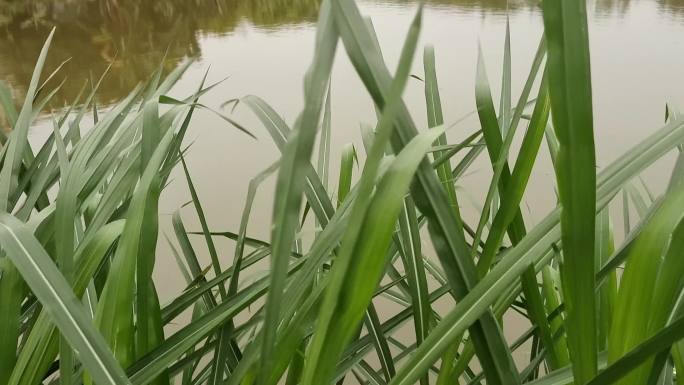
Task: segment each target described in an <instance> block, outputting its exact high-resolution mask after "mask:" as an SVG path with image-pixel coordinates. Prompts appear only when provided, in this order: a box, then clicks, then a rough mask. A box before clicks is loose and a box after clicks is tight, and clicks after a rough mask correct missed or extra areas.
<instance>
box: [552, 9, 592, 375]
mask: <svg viewBox="0 0 684 385" xmlns="http://www.w3.org/2000/svg"><path fill="white" fill-rule="evenodd" d="M543 8H544V12H543V14H544V30H545V34H546V41H547V45H548V64H547V65H548V71H549V93H550V95H551V110H552V117H553V125H554V128H555V131H556V135H557V137H558V142H559V145H560V146H559V152H558V158H557V161H556V167H555V168H556V179H557V182H558V192H559V195H560V201H561V207H562V208H563V209H562V213H561V228H562V233H563V235H562V238H563V257H564V258H563V264H562V265H561V276H562V282H563V294H564V296H563V297H564V299H565V306H566V314H567V320H566V330H567V333H568V347H569V348H570V357H571V358H572V362H573V373H574V377H575V383H576V384H577V385H582V384H585V383H586V382H587V381H589V379H590V378H591V377H593V376H594V375H595V374H596V370H597V341H596V339H597V336H596V330H597V328H596V297H595V295H594V288H595V280H594V258H595V256H594V242H595V240H594V236H595V218H596V214H595V213H596V209H595V208H596V173H595V172H593V171H592V170H595V169H596V155H595V150H594V130H593V115H592V98H591V76H590V64H589V38H588V27H587V15H586V3H585V2H584V1H579V0H577V1H575V0H572V1H563V2H559V1H554V0H544V2H543Z"/></svg>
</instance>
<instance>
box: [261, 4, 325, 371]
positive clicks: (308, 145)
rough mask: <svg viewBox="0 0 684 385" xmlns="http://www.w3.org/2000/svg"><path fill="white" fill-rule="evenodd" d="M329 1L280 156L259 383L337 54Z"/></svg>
mask: <svg viewBox="0 0 684 385" xmlns="http://www.w3.org/2000/svg"><path fill="white" fill-rule="evenodd" d="M331 10H332V9H331V6H330V2H329V0H324V1H323V3H322V4H321V9H320V14H319V21H318V30H317V34H316V44H315V48H316V50H315V51H314V52H315V53H314V57H313V61H312V63H311V67H310V69H309V71H308V72H307V75H306V78H305V81H304V100H305V103H304V110H303V111H302V113H301V115H300V116H299V117H298V118H297V123H295V128H294V130H293V132H292V133H291V134H290V136H289V137H288V142H287V144H286V146H285V149H284V150H283V157H282V160H281V163H280V169H279V172H278V179H277V182H276V193H275V197H276V199H275V202H274V208H273V230H272V233H271V244H272V246H273V250H272V254H271V274H270V277H271V284H270V291H269V295H268V296H267V298H266V305H265V314H264V327H263V336H264V337H263V341H262V353H261V364H262V366H261V371H262V373H263V374H262V375H260V376H259V379H258V381H259V383H263V381H264V380H265V378H266V374H268V373H270V371H271V370H272V367H273V365H274V361H275V357H273V350H274V346H275V340H276V337H275V332H276V329H277V325H278V323H279V322H280V310H281V304H282V295H283V291H284V288H285V278H286V276H287V265H288V262H289V258H290V251H291V250H292V244H293V242H294V236H295V231H296V228H297V222H298V218H297V217H298V213H299V210H300V206H301V201H302V193H303V191H304V185H305V183H306V177H305V174H304V172H303V171H304V170H305V169H306V168H307V167H309V166H310V163H309V162H310V158H311V153H312V151H313V144H314V140H315V137H316V128H317V126H318V123H319V121H320V113H321V106H322V104H323V101H324V99H325V91H326V88H327V85H328V83H329V79H330V71H331V70H332V64H333V59H334V56H335V51H336V48H337V40H338V35H337V28H336V26H335V23H334V22H333V19H332V15H331Z"/></svg>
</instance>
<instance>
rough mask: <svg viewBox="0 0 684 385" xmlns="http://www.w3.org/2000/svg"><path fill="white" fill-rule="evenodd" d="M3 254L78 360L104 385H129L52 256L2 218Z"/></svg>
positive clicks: (16, 225)
mask: <svg viewBox="0 0 684 385" xmlns="http://www.w3.org/2000/svg"><path fill="white" fill-rule="evenodd" d="M0 237H2V245H3V250H4V251H5V252H6V253H7V257H8V258H10V259H11V260H12V262H13V263H14V264H15V266H16V267H17V269H18V270H19V271H20V272H21V275H22V277H23V278H24V279H25V280H26V281H27V283H28V284H29V285H31V288H32V289H33V292H34V293H35V294H36V296H37V297H38V298H39V300H40V301H41V303H42V304H43V306H45V309H46V311H47V312H48V313H49V314H50V315H51V317H52V320H53V321H54V322H55V324H56V325H57V327H58V328H59V329H60V331H61V333H62V335H63V336H64V337H65V338H66V339H67V340H68V341H69V343H70V344H71V346H72V347H73V348H74V349H75V350H76V351H78V352H79V360H80V361H81V362H82V363H83V365H84V366H85V367H86V368H88V370H89V371H90V373H91V375H92V376H93V378H94V379H95V380H96V381H97V382H98V383H101V384H110V385H116V384H129V383H130V381H129V380H128V378H127V377H126V375H125V374H124V372H123V369H122V368H121V366H119V364H118V363H117V361H116V359H115V358H114V356H113V355H112V352H111V351H110V350H109V349H108V348H107V345H106V343H105V340H104V339H103V338H102V336H101V335H100V334H99V333H98V332H97V331H96V330H95V329H94V328H93V326H92V325H91V323H90V322H91V321H90V319H89V317H88V316H87V314H86V312H85V309H83V307H82V305H81V304H80V301H78V300H77V299H76V297H75V296H74V294H73V292H72V291H71V287H69V285H68V284H67V282H66V281H65V280H64V278H63V277H62V275H61V274H60V272H59V270H58V269H57V267H56V266H55V265H54V263H53V262H52V260H51V259H50V256H49V255H48V254H47V253H46V252H45V250H44V249H43V247H42V246H41V245H40V243H39V242H38V241H37V240H36V239H35V237H34V236H33V235H32V234H31V232H30V231H29V230H28V229H27V228H26V226H25V225H24V224H22V223H21V222H20V221H18V220H17V219H15V218H13V217H11V216H10V215H8V214H0Z"/></svg>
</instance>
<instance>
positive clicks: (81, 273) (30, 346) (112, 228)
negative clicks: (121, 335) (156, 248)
mask: <svg viewBox="0 0 684 385" xmlns="http://www.w3.org/2000/svg"><path fill="white" fill-rule="evenodd" d="M123 224H124V223H123V221H115V222H111V223H108V224H107V225H105V226H103V227H101V228H100V229H99V230H98V231H97V233H96V234H95V235H94V236H93V237H91V238H90V239H89V240H84V241H83V242H81V243H80V244H79V246H78V248H77V250H76V252H75V256H74V260H75V261H76V262H77V264H76V271H75V274H74V281H73V291H74V294H75V295H76V297H81V296H82V295H83V293H84V292H85V290H86V287H87V285H88V282H90V281H91V280H92V278H93V275H94V274H95V272H96V270H97V268H98V266H100V264H101V262H102V260H103V259H104V258H105V256H107V255H108V251H109V250H110V248H111V246H112V244H113V243H114V241H116V239H118V237H119V235H120V234H121V231H122V230H123ZM58 340H59V339H58V335H57V330H56V329H55V326H54V325H53V324H52V322H51V321H50V317H49V315H48V314H47V312H41V314H40V315H39V316H38V317H37V319H36V322H35V323H34V326H33V328H32V329H31V332H30V333H29V335H28V337H27V339H26V342H25V343H24V346H23V348H22V349H21V351H20V352H19V356H18V358H17V363H16V365H15V366H14V370H13V371H12V376H11V377H10V380H9V384H11V385H17V384H34V383H37V382H39V381H40V380H41V379H42V378H43V376H44V374H45V372H46V371H47V370H48V367H49V366H50V364H51V363H52V361H53V360H54V359H55V357H56V356H57V353H58Z"/></svg>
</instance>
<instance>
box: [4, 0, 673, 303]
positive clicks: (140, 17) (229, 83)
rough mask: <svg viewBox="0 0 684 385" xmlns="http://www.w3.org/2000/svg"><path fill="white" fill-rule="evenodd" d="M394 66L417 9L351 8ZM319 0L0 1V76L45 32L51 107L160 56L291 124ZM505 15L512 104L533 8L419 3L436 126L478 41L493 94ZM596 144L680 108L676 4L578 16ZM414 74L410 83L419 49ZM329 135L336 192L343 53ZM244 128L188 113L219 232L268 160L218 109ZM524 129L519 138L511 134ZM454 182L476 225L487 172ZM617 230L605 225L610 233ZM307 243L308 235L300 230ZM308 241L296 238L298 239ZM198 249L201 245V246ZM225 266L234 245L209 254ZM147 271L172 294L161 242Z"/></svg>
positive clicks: (111, 96) (26, 57) (263, 229)
mask: <svg viewBox="0 0 684 385" xmlns="http://www.w3.org/2000/svg"><path fill="white" fill-rule="evenodd" d="M360 5H361V8H362V10H363V12H364V13H365V14H366V15H368V16H370V17H371V18H372V20H373V23H374V25H375V28H376V30H377V33H378V36H379V40H380V44H381V46H382V47H383V52H384V54H385V56H386V58H387V61H388V63H390V65H392V66H393V65H394V63H396V59H397V57H398V54H399V51H400V49H401V45H402V42H403V40H404V36H405V33H406V30H407V27H408V25H409V23H410V20H411V18H412V16H413V14H414V12H415V9H416V3H415V2H413V1H401V0H397V1H391V0H381V1H362V2H361V3H360ZM317 10H318V2H317V0H191V1H190V0H165V1H154V2H152V1H135V0H69V1H54V2H53V1H47V0H43V1H41V0H27V1H17V2H2V3H0V52H2V55H0V78H2V79H6V80H7V81H8V82H9V83H10V85H11V87H12V89H13V91H14V92H15V94H16V96H17V97H18V98H20V97H22V95H23V93H24V92H25V90H26V88H27V84H28V80H29V77H30V72H31V71H32V63H33V62H34V61H35V58H36V57H37V54H38V51H39V49H40V46H41V45H42V43H43V40H44V38H45V37H46V36H47V33H48V32H49V30H50V28H51V27H52V26H57V30H56V36H55V39H54V42H53V45H52V47H51V51H50V59H49V61H48V68H47V69H46V71H48V72H49V71H51V69H53V68H54V67H55V66H57V65H58V64H59V63H60V62H62V61H63V60H65V59H67V58H71V61H70V62H69V63H67V65H66V66H65V68H64V74H65V75H66V76H67V81H66V83H65V85H64V87H63V88H62V90H61V91H60V93H59V95H58V96H57V97H56V99H55V100H54V102H53V104H52V106H51V107H52V108H60V107H62V106H64V105H65V104H66V103H68V101H70V100H72V99H73V98H74V96H75V95H76V94H77V92H78V91H79V89H80V88H81V87H82V85H83V84H84V81H85V80H86V79H88V78H91V77H98V76H99V75H100V73H101V72H102V71H103V70H104V69H105V68H106V67H107V66H108V65H110V64H111V65H112V70H111V73H110V74H109V75H108V76H107V78H106V79H105V81H104V84H103V86H102V87H101V92H100V94H99V99H98V103H99V105H101V106H104V105H107V104H110V103H113V102H115V101H117V100H119V99H120V98H122V97H123V96H125V94H126V92H128V91H129V90H131V89H132V88H133V87H134V86H135V85H136V84H137V83H139V82H142V81H144V80H145V79H146V78H147V76H148V75H149V74H150V73H151V72H152V71H153V70H154V69H155V68H157V66H158V65H159V63H160V62H161V61H162V60H164V66H165V68H166V69H167V70H170V69H172V68H173V67H175V66H177V65H179V64H180V63H182V62H184V61H187V60H193V61H194V64H192V66H191V67H190V69H189V70H188V72H187V73H186V75H185V76H184V77H183V78H182V79H181V80H180V82H179V83H178V85H177V86H176V87H175V88H174V90H173V92H172V94H173V95H175V96H185V95H188V94H190V93H191V92H194V90H195V89H196V88H197V86H198V84H199V82H200V80H201V78H202V76H203V75H204V73H205V71H207V70H208V69H209V76H208V81H209V82H213V81H217V80H220V79H223V78H225V77H227V76H228V79H227V80H226V81H225V82H224V83H222V84H221V85H220V86H219V87H217V88H216V89H215V90H213V91H212V92H211V93H209V94H207V96H205V97H204V98H203V101H204V102H205V103H206V104H208V105H210V106H212V107H215V108H220V105H221V103H222V102H224V101H226V100H229V99H232V98H237V97H240V96H243V95H246V94H255V95H258V96H260V97H262V98H264V99H265V100H266V101H268V102H269V103H270V104H271V105H272V106H273V107H274V108H275V109H276V110H277V111H279V112H280V113H281V114H282V115H283V116H284V117H285V119H286V120H287V121H288V122H293V121H294V119H295V117H296V115H297V114H298V112H299V111H300V110H301V108H302V78H303V74H304V72H305V70H306V68H307V67H308V65H309V61H310V59H311V54H312V46H313V39H314V32H315V30H314V28H315V27H314V22H315V19H316V15H317ZM507 18H509V19H510V28H511V40H512V55H513V61H512V68H513V95H514V97H516V95H517V94H518V93H519V91H520V88H521V87H522V83H523V81H524V79H525V77H526V75H527V71H528V66H529V64H530V63H531V60H532V56H533V54H534V51H535V49H536V46H537V43H538V41H539V38H540V36H541V32H542V23H541V14H540V9H539V5H538V4H537V2H528V1H524V0H522V1H520V0H518V1H515V0H512V1H509V2H508V3H507V2H506V1H504V0H484V1H476V0H433V1H427V4H426V10H425V17H424V22H423V31H422V35H421V44H427V43H429V44H432V45H434V47H435V50H436V55H437V71H438V78H439V81H440V92H441V95H442V101H443V105H444V113H445V119H446V121H447V123H449V122H454V121H456V120H458V119H459V118H461V117H463V116H465V115H467V114H468V113H470V112H472V111H473V110H474V75H475V65H476V59H477V47H478V42H479V43H480V44H481V46H482V50H483V53H484V57H485V60H486V64H487V69H488V73H489V78H490V82H491V83H492V88H493V93H494V95H495V98H496V95H497V94H498V92H499V84H500V81H499V79H500V78H501V61H502V54H503V41H504V32H505V25H506V20H507ZM589 18H590V25H589V29H590V31H589V32H590V40H591V49H592V51H591V55H592V56H591V59H592V75H593V87H594V106H595V107H594V108H595V127H596V142H597V152H598V163H599V167H603V166H606V165H607V164H608V163H609V162H610V161H611V160H613V159H615V158H616V157H617V156H618V155H619V154H621V153H622V152H624V151H626V150H627V149H629V148H630V146H632V145H634V144H636V143H637V142H638V141H639V140H640V139H642V138H644V137H645V136H646V135H648V134H649V133H651V132H652V131H653V130H655V129H656V128H658V127H659V126H660V125H661V124H662V121H663V117H664V106H665V103H666V102H670V103H672V105H674V106H684V88H683V87H682V86H683V85H684V71H683V69H684V1H682V0H595V1H594V2H591V3H590V5H589ZM420 53H421V52H419V55H417V57H416V60H415V63H414V68H413V73H414V74H416V75H418V76H422V73H423V69H422V54H420ZM422 87H423V86H422V83H421V82H419V81H417V80H412V81H411V82H410V83H409V85H408V87H407V89H406V92H405V100H406V101H407V103H408V104H409V106H410V109H411V111H412V112H413V115H414V117H415V119H416V121H417V123H418V124H419V126H420V127H424V126H425V124H426V123H425V122H426V118H425V101H424V96H423V88H422ZM332 106H333V114H332V121H333V137H332V151H331V163H332V164H333V166H332V169H333V170H332V172H331V186H330V187H331V191H335V188H336V184H335V182H334V180H335V179H336V175H337V172H336V171H335V169H336V166H335V165H336V164H337V163H338V159H339V154H340V151H339V150H340V148H341V147H342V145H344V144H345V143H349V142H353V143H355V144H356V145H357V146H358V148H359V149H360V148H361V147H360V146H361V140H360V134H359V125H360V124H361V123H373V122H374V111H373V108H372V104H371V103H370V98H369V97H368V96H367V94H366V92H365V90H364V88H363V86H362V84H361V83H360V81H359V80H358V79H357V78H356V76H355V73H354V70H353V68H352V67H351V65H350V64H349V62H348V60H347V59H346V57H345V53H344V51H343V49H342V47H341V46H340V50H339V52H338V58H337V61H336V63H335V68H334V72H333V77H332ZM226 113H230V114H233V117H234V118H235V119H236V120H238V121H240V122H241V123H243V124H244V125H245V126H246V127H248V128H249V129H250V130H251V131H252V132H253V133H254V134H255V135H256V136H257V137H258V140H256V141H255V140H253V139H251V138H249V137H247V136H246V135H244V134H242V133H240V132H238V131H237V130H235V129H233V128H231V127H228V126H226V124H225V123H224V122H223V121H222V120H221V119H219V118H217V117H216V116H214V115H212V114H209V113H199V114H197V115H196V119H195V121H194V125H193V128H192V131H191V132H190V133H189V134H188V143H190V142H192V143H193V144H192V146H191V149H190V153H189V155H188V164H189V167H190V171H191V173H192V176H193V179H194V182H195V183H196V185H197V187H198V190H199V195H200V198H201V200H202V203H203V206H204V209H205V211H206V212H207V216H208V220H209V222H210V224H211V226H212V227H213V228H215V229H217V230H236V229H237V227H238V224H239V218H240V213H241V211H242V207H243V202H244V199H245V195H246V192H247V182H248V181H249V180H250V178H251V177H253V176H254V175H256V174H257V173H258V172H259V171H261V170H263V169H264V168H266V167H267V166H268V165H270V164H271V163H272V162H273V161H274V160H276V159H277V158H278V156H279V153H278V151H277V149H276V147H275V146H274V145H273V144H272V142H271V140H270V139H269V137H268V134H267V133H266V131H265V130H264V129H263V128H262V127H261V125H260V124H259V123H258V122H257V121H256V119H255V118H254V117H253V116H252V115H251V114H250V113H249V111H247V109H246V108H245V107H240V106H238V108H237V109H236V110H235V111H234V112H231V111H226ZM477 127H478V124H477V121H476V119H475V118H474V117H471V118H468V119H466V120H464V121H463V122H461V123H459V124H458V125H456V126H455V127H454V128H452V129H451V130H450V131H449V132H448V136H449V137H450V139H451V140H453V141H456V140H458V139H459V138H463V137H465V136H467V135H468V134H470V133H472V132H473V131H474V130H476V129H477ZM45 132H48V131H47V130H43V129H42V128H41V125H40V124H39V125H38V126H37V127H36V128H35V129H34V131H33V132H32V133H31V135H32V137H33V138H36V139H35V140H39V139H40V138H41V137H42V136H43V135H44V133H45ZM521 132H522V130H521ZM472 170H473V171H472V172H471V173H469V174H468V175H467V176H466V177H464V178H463V179H462V180H460V181H459V183H458V186H459V189H460V191H462V194H463V196H464V199H461V202H462V203H463V205H464V208H463V209H464V212H465V215H466V216H467V217H468V218H469V219H470V220H473V218H474V215H475V213H476V212H477V208H476V207H477V205H478V204H479V202H481V200H482V197H483V196H484V194H485V192H486V189H487V184H488V182H489V178H490V175H491V172H490V168H489V166H488V165H487V161H486V158H485V157H484V154H483V156H482V157H481V161H480V162H479V163H476V164H475V166H474V167H473V169H472ZM667 173H668V171H667V170H665V169H656V170H653V171H652V172H651V173H649V174H648V175H647V179H646V180H647V184H649V185H651V186H654V188H656V189H657V188H658V185H662V183H663V178H664V176H665V175H667ZM552 181H553V172H552V169H551V167H550V163H549V159H548V155H547V150H546V148H545V147H544V148H542V150H541V151H540V156H539V165H538V166H535V169H534V172H533V176H532V179H531V181H530V188H529V191H528V193H527V195H526V197H525V202H526V204H527V207H528V209H527V210H525V212H524V215H525V216H526V219H527V220H528V221H529V222H530V223H534V222H535V221H536V220H538V219H539V218H540V217H541V216H543V215H544V214H545V213H546V212H548V211H549V210H550V209H551V208H552V207H553V206H554V205H555V202H556V196H555V193H554V190H553V183H552ZM272 189H273V182H272V180H269V181H268V182H267V183H265V185H264V189H263V191H260V193H259V194H258V198H257V202H256V207H255V209H254V210H253V217H252V221H251V224H250V228H249V233H250V235H252V236H255V237H259V238H262V239H268V238H269V229H270V218H271V207H272ZM189 199H190V198H189V192H188V190H187V186H186V183H185V180H184V178H183V177H182V175H181V174H177V175H176V176H175V178H174V180H173V183H172V184H171V185H170V186H169V187H168V188H167V190H166V192H165V194H164V195H163V201H162V214H163V218H162V221H161V222H162V229H163V230H164V231H165V232H167V233H169V234H172V231H171V227H170V217H169V216H168V214H171V213H172V212H173V211H174V210H176V209H177V208H179V207H181V206H182V205H183V204H184V203H186V202H187V201H188V200H189ZM183 217H184V218H185V219H186V221H187V225H186V226H187V227H188V228H189V229H197V228H198V226H197V225H196V224H197V221H196V219H195V217H196V216H195V215H194V213H193V211H192V209H191V208H190V207H187V208H184V209H183ZM620 227H621V226H620V225H616V228H618V229H619V228H620ZM307 232H309V233H307ZM312 232H313V230H305V234H303V236H304V237H307V236H308V235H310V233H312ZM197 241H198V242H197V243H196V246H197V248H198V249H201V248H202V242H200V241H201V240H200V239H198V240H197ZM219 246H220V248H221V250H223V254H224V255H226V258H225V259H223V262H224V266H229V264H230V257H228V256H232V251H231V250H232V249H231V248H230V247H231V246H232V244H231V243H228V242H227V241H226V243H223V241H221V243H220V244H219ZM160 248H161V249H160V251H161V254H162V255H166V256H168V258H167V257H166V256H164V257H162V258H159V259H158V264H159V266H158V268H157V270H156V274H157V276H158V278H160V279H159V280H158V281H159V288H160V291H161V297H162V301H164V300H165V299H168V298H171V297H173V296H174V295H175V293H177V291H178V290H179V289H180V288H181V287H182V284H181V283H180V282H181V281H182V278H181V276H180V274H178V273H177V270H176V269H175V262H174V261H173V258H172V257H171V256H170V253H169V252H168V251H169V250H168V247H167V245H166V243H165V242H164V241H163V238H162V241H160Z"/></svg>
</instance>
